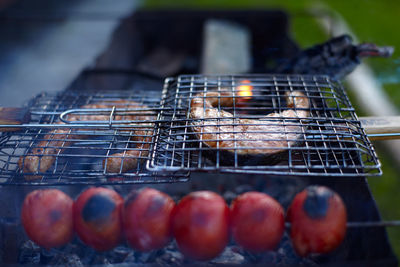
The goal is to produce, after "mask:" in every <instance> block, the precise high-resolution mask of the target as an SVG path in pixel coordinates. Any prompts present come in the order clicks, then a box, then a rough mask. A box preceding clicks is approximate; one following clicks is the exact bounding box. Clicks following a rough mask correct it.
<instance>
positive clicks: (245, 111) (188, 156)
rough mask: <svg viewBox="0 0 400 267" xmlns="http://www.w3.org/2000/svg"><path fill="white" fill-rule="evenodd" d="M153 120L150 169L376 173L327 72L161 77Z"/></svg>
mask: <svg viewBox="0 0 400 267" xmlns="http://www.w3.org/2000/svg"><path fill="white" fill-rule="evenodd" d="M249 88H251V93H252V96H249V95H248V94H249V93H248V91H249ZM296 94H297V96H298V97H296ZM303 100H304V101H307V102H308V105H302V101H303ZM304 101H303V102H304ZM227 102H228V103H227ZM292 102H294V103H292ZM296 102H297V103H296ZM210 103H211V105H210ZM211 106H212V107H211ZM227 112H229V113H227ZM271 113H275V115H274V116H271V115H269V116H266V115H267V114H271ZM199 114H200V115H199ZM204 114H207V118H205V117H204ZM202 116H203V117H202ZM158 120H159V128H158V129H157V131H156V133H155V138H156V139H155V142H156V144H155V146H154V150H153V151H152V156H151V160H150V161H149V166H148V167H149V169H151V170H154V171H163V170H167V171H177V170H193V171H194V170H195V171H220V172H238V173H260V174H278V175H307V176H313V175H315V176H337V175H341V176H372V175H380V174H381V169H380V163H379V161H378V159H377V156H376V154H375V151H374V148H373V146H372V145H371V143H370V142H369V140H368V138H367V136H366V134H365V132H364V130H363V129H362V128H361V125H360V123H359V121H358V118H357V116H356V114H355V111H354V108H353V107H352V105H351V103H350V101H349V99H348V97H347V95H346V93H345V92H344V89H343V87H342V85H341V84H340V83H339V82H337V81H335V80H332V79H330V78H329V77H328V76H305V75H225V76H202V75H184V76H179V77H178V78H168V79H167V80H166V82H165V86H164V90H163V95H162V101H161V112H160V113H159V117H158ZM243 125H245V126H243ZM249 136H250V137H249ZM249 140H250V141H249Z"/></svg>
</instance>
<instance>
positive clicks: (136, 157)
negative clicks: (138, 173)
mask: <svg viewBox="0 0 400 267" xmlns="http://www.w3.org/2000/svg"><path fill="white" fill-rule="evenodd" d="M131 140H133V141H137V142H139V143H140V145H139V146H137V147H136V149H135V150H128V151H124V152H120V153H115V154H112V155H111V156H110V157H107V158H106V159H104V160H103V168H105V170H106V172H107V173H119V172H127V171H129V170H132V169H134V168H135V167H136V166H137V165H138V163H140V162H142V161H143V159H144V158H146V157H147V155H148V154H149V147H150V141H151V136H150V130H147V131H146V130H139V131H135V136H133V137H132V138H131Z"/></svg>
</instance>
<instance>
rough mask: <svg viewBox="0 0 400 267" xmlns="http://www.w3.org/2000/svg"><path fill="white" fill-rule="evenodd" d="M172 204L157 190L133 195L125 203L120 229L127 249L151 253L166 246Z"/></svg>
mask: <svg viewBox="0 0 400 267" xmlns="http://www.w3.org/2000/svg"><path fill="white" fill-rule="evenodd" d="M174 206H175V202H174V201H173V200H172V198H171V197H170V196H168V195H167V194H164V193H162V192H160V191H158V190H156V189H152V188H144V189H141V190H139V191H132V193H131V194H129V196H128V198H127V200H126V201H125V206H124V210H123V216H122V218H123V219H122V221H123V228H124V233H125V238H126V240H127V241H128V243H129V245H130V246H131V247H133V248H134V249H136V250H140V251H150V250H153V249H160V248H162V247H163V246H165V245H166V244H167V243H168V242H169V241H170V240H171V237H172V234H171V214H172V210H173V208H174Z"/></svg>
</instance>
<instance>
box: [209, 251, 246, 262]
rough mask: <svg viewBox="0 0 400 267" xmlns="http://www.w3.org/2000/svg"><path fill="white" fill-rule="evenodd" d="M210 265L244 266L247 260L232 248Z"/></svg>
mask: <svg viewBox="0 0 400 267" xmlns="http://www.w3.org/2000/svg"><path fill="white" fill-rule="evenodd" d="M210 263H215V264H233V265H235V264H244V263H246V259H245V257H244V256H243V255H241V254H240V253H238V252H237V251H235V250H234V249H232V247H227V248H226V249H225V250H224V251H223V252H222V253H221V255H219V256H218V257H217V258H215V259H213V260H211V261H210Z"/></svg>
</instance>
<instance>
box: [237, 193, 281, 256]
mask: <svg viewBox="0 0 400 267" xmlns="http://www.w3.org/2000/svg"><path fill="white" fill-rule="evenodd" d="M231 229H232V235H233V238H234V239H235V241H236V242H237V243H238V244H239V245H241V246H242V247H243V248H244V249H247V250H251V251H255V252H261V251H266V250H273V249H275V248H276V246H277V245H278V244H279V241H280V240H281V238H282V235H283V232H284V230H285V219H284V210H283V208H282V206H281V205H280V204H279V203H278V202H277V201H276V200H275V199H273V198H272V197H270V196H268V195H267V194H264V193H259V192H247V193H244V194H242V195H240V196H238V197H237V198H236V199H235V200H234V201H233V202H232V205H231Z"/></svg>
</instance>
